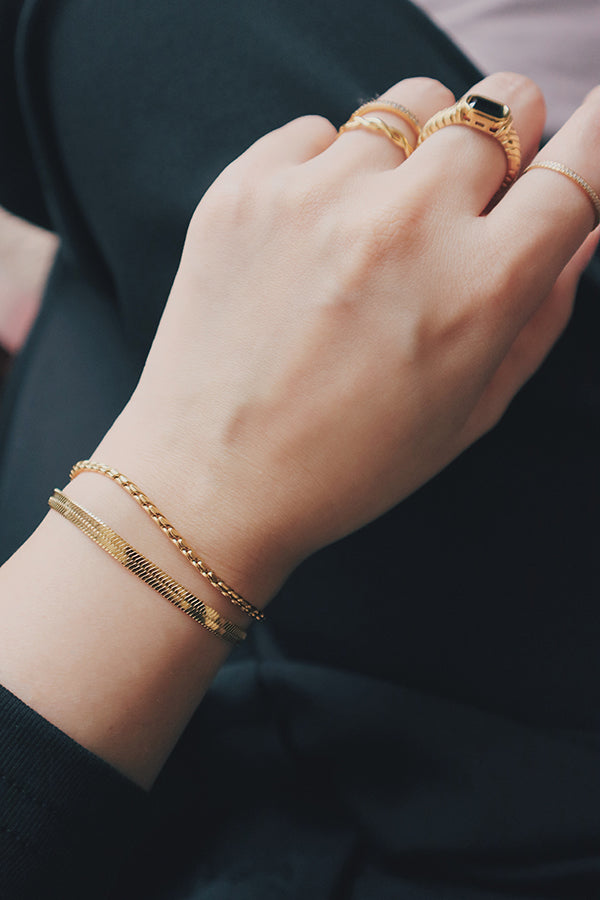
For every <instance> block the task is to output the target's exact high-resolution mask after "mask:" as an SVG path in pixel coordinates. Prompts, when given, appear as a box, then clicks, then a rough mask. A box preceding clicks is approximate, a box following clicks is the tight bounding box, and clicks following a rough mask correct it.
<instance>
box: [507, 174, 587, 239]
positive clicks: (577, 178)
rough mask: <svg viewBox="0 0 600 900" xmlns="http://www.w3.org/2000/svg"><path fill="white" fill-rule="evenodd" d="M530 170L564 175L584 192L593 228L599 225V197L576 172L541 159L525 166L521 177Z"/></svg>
mask: <svg viewBox="0 0 600 900" xmlns="http://www.w3.org/2000/svg"><path fill="white" fill-rule="evenodd" d="M532 169H549V170H550V171H551V172H558V173H559V175H564V176H565V178H569V179H570V180H571V181H572V182H574V183H575V184H576V185H577V187H580V188H581V190H582V191H584V192H585V193H586V194H587V196H588V199H589V200H590V201H591V203H592V206H593V207H594V226H593V228H592V231H593V230H594V228H597V227H598V225H600V197H599V196H598V194H597V193H596V191H595V190H594V188H593V187H592V186H591V184H588V183H587V181H586V180H585V178H582V177H581V175H579V173H578V172H575V171H574V170H573V169H570V168H569V167H568V166H565V165H563V163H559V162H553V161H552V160H550V159H542V160H540V161H539V162H532V163H531V165H530V166H527V168H526V169H525V171H524V172H523V175H526V174H527V172H531V170H532Z"/></svg>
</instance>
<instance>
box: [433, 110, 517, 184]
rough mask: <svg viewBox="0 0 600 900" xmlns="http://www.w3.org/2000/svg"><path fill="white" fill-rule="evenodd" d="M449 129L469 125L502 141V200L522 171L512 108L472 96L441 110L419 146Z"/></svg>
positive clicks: (499, 141)
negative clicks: (440, 131)
mask: <svg viewBox="0 0 600 900" xmlns="http://www.w3.org/2000/svg"><path fill="white" fill-rule="evenodd" d="M448 125H467V126H468V127H469V128H474V129H475V130H476V131H481V132H482V133H483V134H487V135H489V136H490V137H492V138H494V140H496V141H498V143H499V144H500V146H501V147H502V149H503V150H504V153H505V154H506V175H505V176H504V181H503V182H502V185H501V186H500V190H499V191H498V193H497V195H496V197H499V196H501V195H502V194H504V193H505V191H507V190H508V188H509V187H510V185H511V184H512V183H513V181H514V180H515V178H516V177H517V175H518V174H519V169H520V168H521V145H520V142H519V135H518V134H517V132H516V131H515V129H514V127H513V117H512V113H511V111H510V107H509V106H507V105H506V104H505V103H497V102H496V101H495V100H489V99H488V98H487V97H480V96H479V94H468V95H467V96H466V97H463V98H462V99H461V100H459V101H458V103H455V104H454V106H449V107H448V108H447V109H441V110H440V111H439V112H437V113H436V114H435V115H434V116H432V117H431V118H430V119H429V121H428V122H426V123H425V125H424V126H423V130H422V131H421V135H420V137H419V145H420V144H422V143H423V141H426V140H427V138H429V137H431V135H432V134H435V132H436V131H439V130H440V129H441V128H446V126H448Z"/></svg>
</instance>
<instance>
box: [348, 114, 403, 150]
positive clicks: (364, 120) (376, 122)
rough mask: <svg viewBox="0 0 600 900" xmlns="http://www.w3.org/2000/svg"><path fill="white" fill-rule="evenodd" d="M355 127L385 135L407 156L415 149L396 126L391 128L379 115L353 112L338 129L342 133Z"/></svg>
mask: <svg viewBox="0 0 600 900" xmlns="http://www.w3.org/2000/svg"><path fill="white" fill-rule="evenodd" d="M356 128H366V129H367V131H375V132H379V134H383V135H385V137H387V138H388V139H389V140H390V141H391V142H392V143H393V144H396V146H397V147H400V149H401V150H402V151H404V153H405V155H406V156H407V157H408V156H410V154H411V153H412V152H413V151H414V149H415V148H414V147H413V146H412V144H411V143H410V141H409V140H408V138H407V137H406V135H405V134H403V133H402V132H401V131H400V130H399V129H398V128H393V127H392V126H391V125H388V123H387V122H384V120H383V119H380V118H379V116H359V115H358V114H357V113H353V114H352V115H351V116H350V118H349V119H348V121H347V122H345V123H344V124H343V125H342V126H341V128H340V129H339V134H343V133H344V132H345V131H352V130H353V129H356Z"/></svg>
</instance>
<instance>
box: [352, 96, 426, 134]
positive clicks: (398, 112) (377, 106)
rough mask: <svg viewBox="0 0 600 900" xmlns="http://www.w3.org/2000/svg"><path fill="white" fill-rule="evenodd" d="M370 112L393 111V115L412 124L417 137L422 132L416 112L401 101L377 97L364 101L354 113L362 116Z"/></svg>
mask: <svg viewBox="0 0 600 900" xmlns="http://www.w3.org/2000/svg"><path fill="white" fill-rule="evenodd" d="M368 112H389V113H392V115H394V116H398V118H400V119H402V121H403V122H406V124H407V125H409V126H410V128H411V129H412V130H413V132H414V135H415V137H416V138H418V137H419V135H420V134H421V123H420V122H419V120H418V119H417V117H416V116H415V114H414V113H413V112H411V110H410V109H408V108H407V107H406V106H402V104H401V103H395V102H394V101H393V100H385V99H383V98H381V99H380V98H379V97H375V99H374V100H369V101H368V102H367V103H363V105H362V106H359V107H358V109H355V110H354V112H353V113H352V115H353V116H362V115H364V114H365V113H368Z"/></svg>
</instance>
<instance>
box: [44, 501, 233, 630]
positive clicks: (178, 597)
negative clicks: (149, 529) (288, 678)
mask: <svg viewBox="0 0 600 900" xmlns="http://www.w3.org/2000/svg"><path fill="white" fill-rule="evenodd" d="M48 505H49V506H50V507H52V509H54V510H56V512H58V513H60V514H61V516H64V518H65V519H67V520H68V521H69V522H72V523H73V525H76V526H77V528H79V530H80V531H83V533H84V534H86V535H87V536H88V537H89V538H91V539H92V541H94V543H96V544H98V546H99V547H101V548H102V549H103V550H104V551H105V552H106V553H108V555H109V556H112V557H113V559H116V560H117V562H120V563H121V565H122V566H124V567H125V568H126V569H128V570H129V571H130V572H133V574H134V575H137V577H138V578H140V579H141V580H142V581H143V582H145V583H146V584H147V585H149V586H150V587H151V588H153V589H154V590H155V591H156V592H157V593H159V594H160V595H161V596H162V597H165V599H166V600H168V601H169V603H172V604H173V606H176V607H177V608H178V609H181V610H182V611H183V612H184V613H186V615H188V616H190V617H191V618H192V619H194V621H195V622H198V623H199V624H200V625H203V626H204V628H206V629H208V631H210V632H212V633H213V634H215V635H217V637H220V638H221V640H223V641H227V643H229V644H239V642H240V641H243V640H244V639H245V637H246V632H245V631H244V630H243V629H242V628H239V627H238V626H237V625H234V623H233V622H229V621H228V620H227V619H224V618H223V617H222V616H220V615H219V613H218V612H217V611H216V610H215V609H212V607H210V606H208V605H207V604H206V603H205V602H204V601H203V600H201V599H200V598H199V597H196V596H194V594H192V593H190V591H188V590H187V589H186V588H184V587H183V586H182V585H181V584H178V583H177V582H176V581H175V580H174V579H173V578H171V577H170V576H169V575H167V574H166V573H165V572H163V570H162V569H160V568H159V567H158V566H156V565H154V563H152V562H150V560H149V559H146V557H145V556H142V554H141V553H138V551H137V550H135V548H134V547H131V546H130V545H129V544H128V543H127V541H125V540H124V539H123V538H122V537H121V536H120V535H119V534H117V533H116V531H113V530H112V528H110V527H109V526H108V525H106V524H105V523H104V522H102V521H101V520H100V519H97V518H96V516H94V515H92V513H91V512H89V510H87V509H84V508H83V506H79V504H78V503H75V502H74V501H73V500H71V498H70V497H67V495H66V494H63V492H62V491H59V490H58V488H55V490H54V493H53V494H52V496H51V497H50V498H49V499H48Z"/></svg>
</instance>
